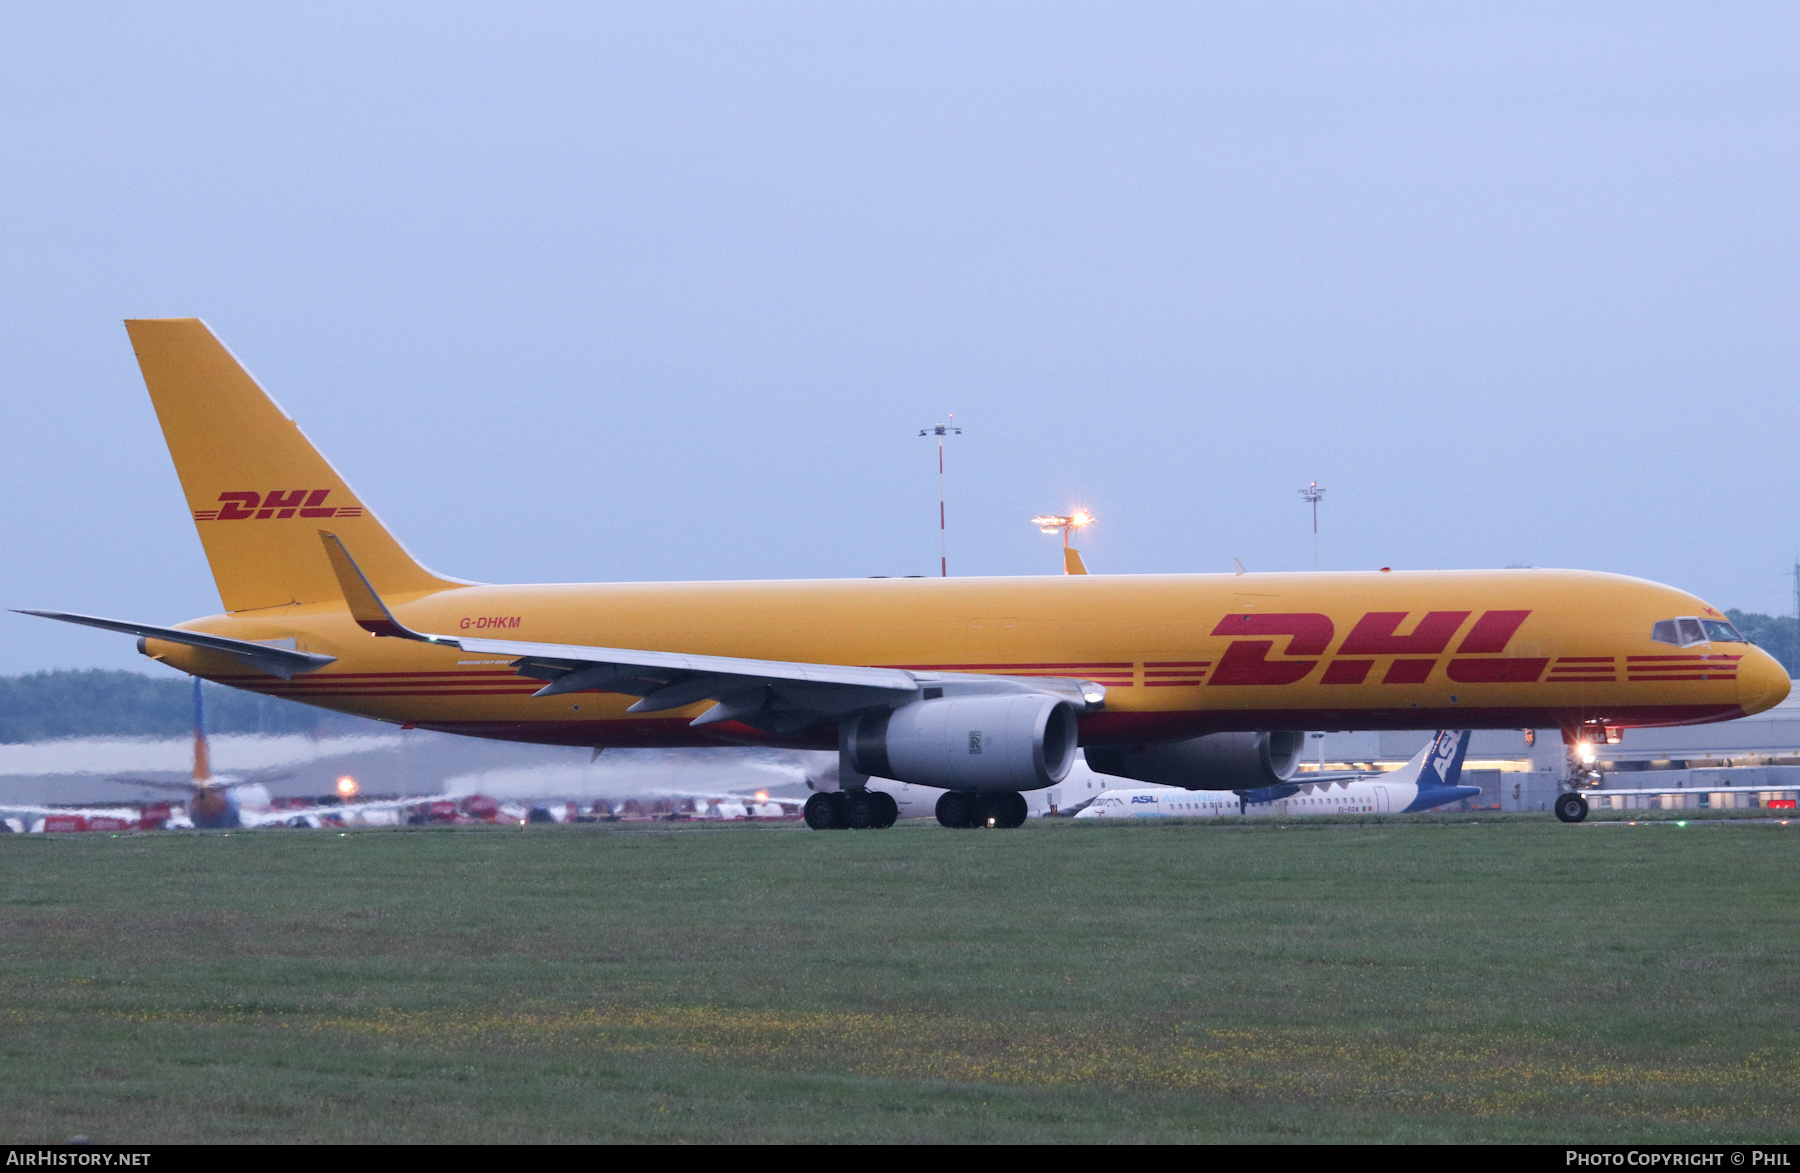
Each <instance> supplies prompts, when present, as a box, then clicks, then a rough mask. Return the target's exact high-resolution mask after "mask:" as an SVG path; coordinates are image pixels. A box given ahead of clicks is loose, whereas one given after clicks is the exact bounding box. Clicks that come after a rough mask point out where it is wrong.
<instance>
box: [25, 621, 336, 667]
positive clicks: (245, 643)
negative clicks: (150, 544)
mask: <svg viewBox="0 0 1800 1173" xmlns="http://www.w3.org/2000/svg"><path fill="white" fill-rule="evenodd" d="M15 610H16V611H17V613H18V614H20V615H36V616H38V617H39V618H42V619H57V620H60V621H62V622H63V623H79V624H81V625H82V626H83V627H98V628H102V629H104V630H106V631H118V632H123V633H124V634H126V635H138V636H144V637H147V638H149V639H160V640H167V641H168V642H169V643H174V644H187V645H189V646H190V647H196V648H206V649H208V650H209V651H214V652H224V653H225V654H226V655H228V656H236V657H237V658H238V659H239V660H242V661H243V662H244V663H246V664H248V665H250V667H252V668H256V669H259V670H260V671H263V672H267V673H269V674H270V675H271V676H279V677H281V678H282V679H283V680H292V679H293V678H294V676H295V675H296V674H297V673H301V672H313V671H316V670H318V669H320V668H323V667H324V666H325V665H327V664H331V663H335V662H336V661H337V657H336V656H322V655H319V654H318V653H316V652H302V651H296V650H295V649H293V648H283V647H277V646H275V645H272V644H261V643H256V642H254V641H253V640H247V639H229V638H227V637H226V636H222V635H208V634H207V633H206V632H204V631H186V630H184V629H182V628H179V627H154V626H152V625H150V624H148V623H128V622H126V621H124V620H122V619H101V618H100V617H99V616H97V615H76V614H73V613H71V612H68V611H32V610H17V609H16V608H15ZM290 642H291V641H290Z"/></svg>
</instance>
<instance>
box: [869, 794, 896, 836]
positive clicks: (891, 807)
mask: <svg viewBox="0 0 1800 1173" xmlns="http://www.w3.org/2000/svg"><path fill="white" fill-rule="evenodd" d="M869 798H870V799H871V800H872V801H873V802H874V803H875V804H876V805H877V806H879V807H880V808H881V816H880V817H879V818H877V819H876V820H875V821H874V822H873V823H870V824H869V826H871V827H879V828H881V829H883V830H885V829H886V828H888V827H891V826H893V825H894V823H895V821H896V820H898V819H899V818H900V804H899V803H897V802H895V801H894V796H893V795H891V794H889V793H888V792H887V791H885V790H871V791H869Z"/></svg>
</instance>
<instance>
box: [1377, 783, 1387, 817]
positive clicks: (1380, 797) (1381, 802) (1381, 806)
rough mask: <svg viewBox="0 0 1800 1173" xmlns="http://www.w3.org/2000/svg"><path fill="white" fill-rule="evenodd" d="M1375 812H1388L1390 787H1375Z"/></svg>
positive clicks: (1382, 813) (1380, 813)
mask: <svg viewBox="0 0 1800 1173" xmlns="http://www.w3.org/2000/svg"><path fill="white" fill-rule="evenodd" d="M1375 813H1376V814H1378V815H1385V814H1387V813H1388V789H1387V787H1385V786H1377V787H1376V788H1375Z"/></svg>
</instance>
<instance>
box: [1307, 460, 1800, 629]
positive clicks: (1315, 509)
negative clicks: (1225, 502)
mask: <svg viewBox="0 0 1800 1173" xmlns="http://www.w3.org/2000/svg"><path fill="white" fill-rule="evenodd" d="M1299 493H1300V498H1301V500H1303V501H1305V502H1306V503H1307V504H1309V505H1311V506H1312V514H1313V569H1314V570H1317V569H1318V568H1319V501H1320V499H1321V498H1323V497H1324V496H1325V486H1324V485H1321V484H1320V483H1319V482H1318V481H1310V482H1308V483H1307V486H1306V488H1304V489H1301V490H1299ZM1794 597H1795V599H1796V600H1800V588H1796V591H1795V595H1794Z"/></svg>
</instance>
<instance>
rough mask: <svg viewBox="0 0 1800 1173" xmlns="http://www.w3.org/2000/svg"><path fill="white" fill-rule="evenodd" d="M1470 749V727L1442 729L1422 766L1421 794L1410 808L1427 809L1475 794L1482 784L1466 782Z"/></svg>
mask: <svg viewBox="0 0 1800 1173" xmlns="http://www.w3.org/2000/svg"><path fill="white" fill-rule="evenodd" d="M1468 752H1469V730H1467V729H1440V730H1438V734H1437V737H1436V738H1434V739H1433V740H1432V743H1431V749H1430V750H1429V752H1427V753H1426V755H1425V762H1424V764H1423V765H1422V766H1420V768H1419V796H1418V797H1417V798H1415V799H1414V800H1413V801H1412V804H1411V805H1410V806H1408V807H1407V808H1406V809H1407V810H1412V811H1425V810H1430V809H1431V808H1432V807H1435V806H1443V805H1444V804H1445V803H1447V802H1456V801H1457V800H1458V799H1463V798H1473V797H1475V796H1476V795H1477V794H1480V793H1481V787H1479V786H1463V785H1460V783H1461V781H1462V767H1463V758H1464V757H1466V756H1467V755H1468Z"/></svg>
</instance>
